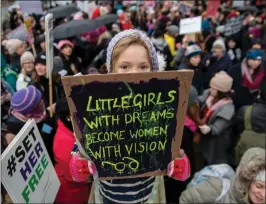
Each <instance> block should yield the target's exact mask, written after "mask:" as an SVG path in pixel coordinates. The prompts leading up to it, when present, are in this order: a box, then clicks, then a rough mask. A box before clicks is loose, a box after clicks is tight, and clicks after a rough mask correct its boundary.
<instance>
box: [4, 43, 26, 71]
mask: <svg viewBox="0 0 266 204" xmlns="http://www.w3.org/2000/svg"><path fill="white" fill-rule="evenodd" d="M2 45H3V46H4V47H5V48H6V50H7V51H8V54H9V59H10V64H11V65H12V66H13V67H14V68H15V70H16V71H17V72H18V73H19V72H20V70H21V66H20V56H21V55H22V54H23V53H24V52H25V50H26V44H25V43H24V42H22V41H21V40H19V39H10V40H4V41H3V42H2Z"/></svg>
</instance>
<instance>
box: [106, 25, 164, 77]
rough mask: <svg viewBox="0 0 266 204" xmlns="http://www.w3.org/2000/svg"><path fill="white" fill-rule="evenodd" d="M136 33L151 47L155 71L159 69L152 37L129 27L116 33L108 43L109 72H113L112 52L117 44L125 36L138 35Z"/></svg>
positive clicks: (107, 65) (150, 51) (107, 62)
mask: <svg viewBox="0 0 266 204" xmlns="http://www.w3.org/2000/svg"><path fill="white" fill-rule="evenodd" d="M136 35H139V36H140V38H141V39H142V40H143V41H144V42H145V43H146V45H147V46H148V48H149V53H150V56H151V62H152V69H153V71H158V70H159V64H158V58H157V53H156V50H155V48H154V46H153V44H152V42H151V41H150V38H149V37H148V36H147V35H146V34H145V33H144V32H141V31H138V30H133V29H129V30H124V31H123V32H120V33H118V34H116V35H115V36H114V37H113V38H112V40H111V42H110V43H109V45H108V48H107V57H106V67H107V70H108V73H110V72H111V59H112V53H113V50H114V48H115V46H116V44H117V43H118V42H119V41H120V40H121V39H123V38H125V37H129V36H136Z"/></svg>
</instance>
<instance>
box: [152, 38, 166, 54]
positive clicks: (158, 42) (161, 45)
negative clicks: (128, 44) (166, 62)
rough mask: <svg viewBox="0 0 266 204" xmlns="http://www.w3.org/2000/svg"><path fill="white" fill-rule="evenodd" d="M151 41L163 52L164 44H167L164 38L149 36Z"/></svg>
mask: <svg viewBox="0 0 266 204" xmlns="http://www.w3.org/2000/svg"><path fill="white" fill-rule="evenodd" d="M151 42H152V44H153V45H154V46H155V47H156V48H157V49H158V50H159V51H161V52H163V50H164V49H165V48H166V46H168V44H167V42H166V40H165V39H162V38H159V39H156V38H153V37H152V38H151Z"/></svg>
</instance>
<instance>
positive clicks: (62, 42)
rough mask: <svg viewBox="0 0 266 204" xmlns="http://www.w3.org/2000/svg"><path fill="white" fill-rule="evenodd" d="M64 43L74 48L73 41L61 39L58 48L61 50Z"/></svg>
mask: <svg viewBox="0 0 266 204" xmlns="http://www.w3.org/2000/svg"><path fill="white" fill-rule="evenodd" d="M64 45H69V46H70V47H72V48H73V47H74V45H73V43H72V42H70V41H69V40H60V41H59V43H58V44H57V48H58V49H59V50H61V49H62V47H63V46H64Z"/></svg>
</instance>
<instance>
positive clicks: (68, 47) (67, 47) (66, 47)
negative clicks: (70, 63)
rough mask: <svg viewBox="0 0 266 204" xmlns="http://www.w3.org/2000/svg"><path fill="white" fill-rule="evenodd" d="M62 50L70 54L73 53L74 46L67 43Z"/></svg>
mask: <svg viewBox="0 0 266 204" xmlns="http://www.w3.org/2000/svg"><path fill="white" fill-rule="evenodd" d="M61 52H62V53H63V55H65V56H70V55H71V54H72V47H71V46H69V45H65V46H63V47H62V49H61Z"/></svg>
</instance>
